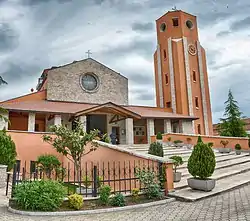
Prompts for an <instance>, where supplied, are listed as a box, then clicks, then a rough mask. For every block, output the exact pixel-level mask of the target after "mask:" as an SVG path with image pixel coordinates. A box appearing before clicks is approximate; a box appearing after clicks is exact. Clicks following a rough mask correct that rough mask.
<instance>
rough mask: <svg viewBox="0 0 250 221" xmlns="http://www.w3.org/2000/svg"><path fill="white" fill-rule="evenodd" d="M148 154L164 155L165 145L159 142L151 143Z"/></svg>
mask: <svg viewBox="0 0 250 221" xmlns="http://www.w3.org/2000/svg"><path fill="white" fill-rule="evenodd" d="M148 154H151V155H155V156H159V157H163V156H164V152H163V146H162V144H161V143H159V142H154V143H151V144H150V147H149V150H148Z"/></svg>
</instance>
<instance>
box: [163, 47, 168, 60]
mask: <svg viewBox="0 0 250 221" xmlns="http://www.w3.org/2000/svg"><path fill="white" fill-rule="evenodd" d="M163 56H164V59H167V52H166V50H165V49H164V50H163Z"/></svg>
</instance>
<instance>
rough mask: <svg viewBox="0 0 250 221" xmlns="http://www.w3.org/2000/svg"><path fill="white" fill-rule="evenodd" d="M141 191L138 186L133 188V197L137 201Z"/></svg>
mask: <svg viewBox="0 0 250 221" xmlns="http://www.w3.org/2000/svg"><path fill="white" fill-rule="evenodd" d="M139 192H140V190H139V189H138V188H133V189H132V199H133V201H137V199H138V197H139Z"/></svg>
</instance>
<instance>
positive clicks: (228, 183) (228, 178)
mask: <svg viewBox="0 0 250 221" xmlns="http://www.w3.org/2000/svg"><path fill="white" fill-rule="evenodd" d="M131 149H132V148H131ZM133 149H134V150H136V151H139V152H143V153H147V152H148V145H144V146H136V147H133ZM214 152H215V156H216V168H215V171H214V173H213V175H212V177H211V178H213V179H215V180H216V185H215V188H214V189H213V190H212V191H210V192H203V191H197V190H192V189H191V188H189V187H188V185H187V179H188V178H190V177H191V175H190V174H189V173H188V169H187V161H188V158H189V156H190V155H191V153H192V150H191V149H188V148H186V147H167V146H165V145H164V157H166V158H168V157H170V156H173V155H179V156H182V157H183V160H184V164H183V165H182V166H180V167H179V168H178V170H177V171H178V172H181V173H182V179H181V181H180V182H178V183H174V188H175V190H174V191H173V192H171V193H169V196H171V197H175V198H177V199H181V200H186V201H195V200H199V199H202V198H205V197H209V196H212V195H216V194H219V193H221V192H224V191H227V190H230V189H233V188H237V187H239V186H241V185H244V184H247V183H250V156H249V153H244V152H243V153H241V155H236V154H235V152H234V151H232V152H231V153H228V154H221V153H219V152H218V151H217V150H214Z"/></svg>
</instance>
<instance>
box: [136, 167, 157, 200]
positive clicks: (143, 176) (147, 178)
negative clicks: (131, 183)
mask: <svg viewBox="0 0 250 221" xmlns="http://www.w3.org/2000/svg"><path fill="white" fill-rule="evenodd" d="M135 176H136V177H137V178H139V180H140V182H141V183H142V185H143V186H144V187H145V189H144V190H143V192H144V193H145V194H146V195H147V197H148V198H149V199H151V198H156V197H160V196H161V193H160V186H159V185H158V184H157V183H156V181H155V180H156V176H155V173H154V172H153V171H150V170H145V169H140V168H137V169H136V173H135Z"/></svg>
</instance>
